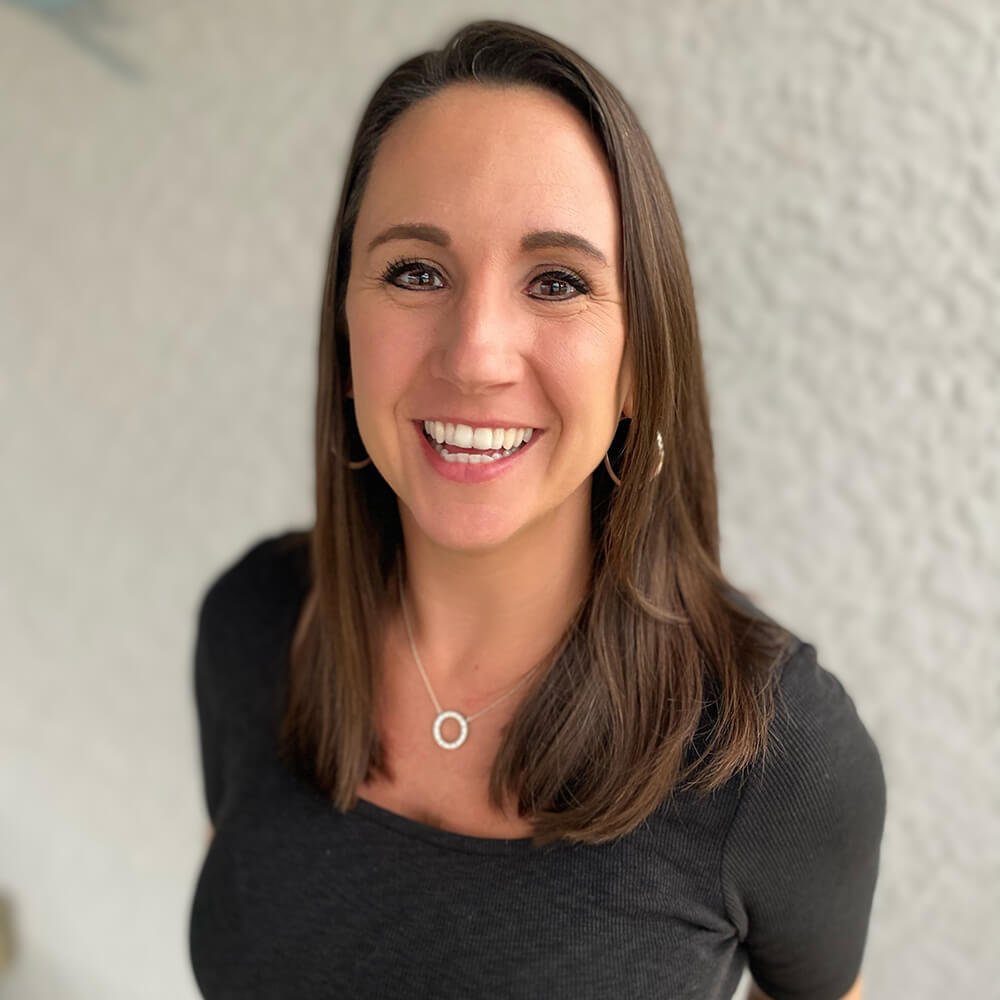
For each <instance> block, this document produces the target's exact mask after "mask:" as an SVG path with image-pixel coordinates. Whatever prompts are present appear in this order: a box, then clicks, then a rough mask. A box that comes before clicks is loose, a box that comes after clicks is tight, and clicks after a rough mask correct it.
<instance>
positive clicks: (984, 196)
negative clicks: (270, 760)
mask: <svg viewBox="0 0 1000 1000" xmlns="http://www.w3.org/2000/svg"><path fill="white" fill-rule="evenodd" d="M475 16H509V17H511V18H512V19H515V20H522V21H523V22H524V23H526V24H530V25H533V26H536V27H538V28H541V29H542V30H545V31H549V32H551V33H553V34H555V35H556V36H557V37H560V38H562V39H564V40H565V41H567V42H568V43H569V44H571V45H573V46H575V47H576V48H578V49H579V50H580V51H581V52H582V53H584V54H585V55H587V56H588V57H589V58H590V59H591V60H592V61H594V62H595V63H596V64H597V65H598V66H599V67H600V68H602V69H603V70H604V71H605V72H607V74H608V75H609V76H610V77H611V79H613V80H614V81H615V82H616V83H618V85H619V86H620V87H621V89H622V90H623V91H624V92H625V94H626V96H627V97H629V98H630V99H631V100H632V101H633V103H634V104H635V106H636V108H637V110H638V112H639V114H640V117H641V118H642V119H643V121H644V123H645V124H646V126H647V128H648V129H649V131H650V133H651V135H652V137H653V140H654V142H655V144H656V146H657V149H658V151H659V153H660V154H661V157H662V158H663V161H664V163H665V166H666V169H667V173H668V176H669V178H670V181H671V183H672V186H673V189H674V193H675V196H676V198H677V201H678V206H679V209H680V213H681V216H682V220H683V222H684V225H685V229H686V233H687V237H688V241H689V247H690V252H691V258H692V265H693V268H694V271H695V278H696V285H697V290H698V294H699V301H700V314H701V319H702V325H703V336H704V344H705V353H706V359H707V365H708V371H709V377H710V382H711V390H712V402H713V407H714V425H715V432H716V439H717V449H718V468H719V475H720V482H721V489H722V498H721V499H722V515H723V532H724V556H725V562H726V566H727V568H728V570H729V572H730V575H731V576H732V577H733V579H734V580H735V581H736V582H737V583H739V584H740V585H742V586H744V587H746V588H747V589H748V590H749V591H750V593H751V594H753V595H754V596H755V597H756V598H757V599H758V600H759V601H760V602H761V604H762V605H763V606H764V607H765V609H766V610H768V611H769V612H770V613H772V614H773V615H775V616H776V617H778V618H779V619H780V620H782V621H784V622H785V623H786V624H788V625H789V626H790V627H792V628H793V629H795V630H796V631H797V632H798V633H799V634H800V635H802V636H803V637H805V638H808V639H809V640H810V641H813V642H815V644H816V645H817V646H818V648H819V650H820V656H821V660H822V662H823V663H824V664H825V665H826V666H827V667H829V668H830V669H831V670H833V671H834V672H835V673H837V674H838V675H839V676H840V677H841V678H842V680H843V681H844V683H845V684H846V685H847V687H848V689H849V690H850V691H851V693H852V694H853V695H854V697H855V700H856V702H857V704H858V707H859V710H860V712H861V714H862V716H863V718H864V719H865V720H866V722H867V723H868V725H869V728H870V729H871V730H872V733H873V735H874V736H875V738H876V740H877V742H878V744H879V746H880V748H881V750H882V755H883V759H884V762H885V765H886V771H887V775H888V780H889V816H888V823H887V830H886V836H885V843H884V852H883V864H882V875H881V880H880V884H879V889H878V894H877V897H876V906H875V913H874V917H873V926H872V932H871V936H870V939H869V947H868V953H867V959H866V965H865V977H866V980H867V982H868V996H870V997H892V998H895V997H907V998H909V1000H924V998H926V1000H931V998H937V997H940V996H942V995H951V996H969V997H981V996H986V995H990V994H991V991H992V990H994V989H995V983H996V981H997V979H998V977H1000V967H998V954H1000V953H998V951H997V949H996V941H997V940H998V939H1000V921H998V918H997V916H996V905H995V903H996V889H997V879H998V870H1000V856H998V848H997V845H998V844H1000V805H998V783H997V762H998V749H1000V748H998V735H997V734H998V730H1000V726H998V722H1000V706H998V685H997V667H998V659H1000V657H998V653H997V645H998V639H1000V552H998V550H1000V545H998V537H997V533H998V527H997V526H998V524H1000V513H998V499H1000V487H998V479H1000V476H998V465H1000V403H998V386H1000V333H998V330H997V318H996V317H997V315H998V310H1000V273H998V268H1000V236H998V222H1000V217H998V200H1000V144H998V136H997V132H998V130H997V110H996V109H997V107H1000V79H998V74H1000V68H998V66H1000V5H998V4H997V3H995V2H991V0H966V2H960V0H954V2H947V0H882V2H880V3H878V4H869V3H867V2H864V0H846V2H840V3H836V4H828V3H822V2H819V0H809V2H802V0H795V2H793V0H785V2H779V0H767V2H765V0H759V2H758V0H714V2H711V3H708V2H696V0H674V2H669V3H660V2H654V0H648V2H645V3H635V2H618V3H615V4H581V3H580V2H579V0H573V2H570V0H551V2H550V3H548V4H545V5H539V4H537V3H534V2H531V3H529V2H521V3H499V4H493V5H492V6H489V7H480V6H472V5H465V4H460V3H457V2H452V3H445V2H430V0H425V2H423V3H421V4H419V5H414V4H412V3H398V4H389V3H366V4H364V5H362V4H346V3H341V4H335V3H330V2H324V0H310V2H305V0H300V2H298V3H296V4H283V3H277V2H272V3H266V2H263V0H254V2H249V0H241V2H238V3H237V2H234V0H230V2H218V3H213V4H206V3H202V2H198V0H184V2H178V0H174V2H171V3H170V4H153V3H132V4H128V3H125V2H123V0H106V2H96V0H94V2H76V3H74V2H71V0H44V2H43V0H35V2H28V0H21V2H13V0H6V3H2V2H0V344H2V350H3V357H2V364H0V435H2V436H0V461H2V469H3V489H2V492H0V513H2V515H3V516H2V525H3V526H2V528H0V564H2V566H3V573H2V577H0V635H2V643H3V646H2V652H0V682H2V691H0V893H2V894H4V895H7V896H8V897H9V898H10V901H11V905H12V907H13V911H14V919H15V931H16V934H17V941H16V945H17V952H16V956H15V959H16V961H15V964H14V966H13V967H12V968H11V969H10V970H9V971H8V973H7V974H6V976H4V975H2V974H0V995H2V996H4V997H8V996H9V997H17V998H18V1000H35V998H45V1000H48V998H51V997H55V996H59V997H64V998H67V1000H75V998H84V997H87V998H90V997H101V998H102V1000H118V998H121V1000H132V998H134V997H137V996H141V997H144V998H153V1000H160V998H162V1000H168V998H169V1000H177V998H179V997H187V996H192V997H193V996H194V995H195V992H196V991H195V989H194V985H193V981H192V978H191V974H190V971H189V968H188V964H187V951H186V930H187V926H186V921H187V908H188V905H189V901H190V895H191V892H192V889H193V880H194V877H195V874H196V871H197V867H198V865H199V863H200V860H201V851H202V845H203V839H204V831H205V826H206V819H205V816H204V813H203V808H202V801H201V789H200V784H199V781H200V778H199V775H198V771H197V755H196V751H197V747H196V733H195V726H194V716H193V704H192V700H191V695H190V688H189V685H190V652H191V642H192V638H193V625H194V619H193V615H194V609H195V602H196V600H197V598H198V596H199V594H200V591H201V588H202V587H203V586H204V584H205V582H206V581H207V579H208V578H209V576H210V575H211V574H212V573H213V572H215V571H216V570H217V569H218V568H219V567H220V566H221V565H222V564H223V563H224V562H225V561H226V560H228V559H230V558H232V557H233V556H234V555H235V554H236V553H237V552H239V551H241V550H242V548H244V547H245V546H246V545H247V544H248V543H249V542H250V541H251V540H253V539H254V538H256V537H258V536H259V535H261V534H263V533H265V532H271V531H276V530H281V529H282V528H285V527H291V526H299V525H304V524H306V523H308V521H309V519H310V503H311V471H310V468H309V462H310V449H311V445H310V434H311V407H312V401H313V368H314V349H315V340H316V317H317V309H318V302H319V295H320V282H321V272H322V267H323V259H324V253H325V249H326V248H325V241H326V238H327V236H328V231H329V226H330V223H331V219H332V213H333V208H334V200H335V197H336V194H337V192H338V190H339V184H340V170H341V168H342V165H343V162H344V158H345V155H346V145H347V143H348V140H349V138H350V135H351V131H352V128H353V125H354V123H355V122H356V119H357V116H358V115H359V114H360V111H361V108H362V105H363V103H364V101H365V100H366V99H367V97H368V95H369V94H370V92H371V90H372V88H373V87H374V85H375V83H376V82H377V80H378V79H380V78H381V75H382V74H383V73H384V72H385V71H386V70H388V69H389V68H390V66H391V65H393V64H394V62H395V61H396V60H397V59H399V58H401V57H402V56H404V55H408V54H411V53H413V52H415V51H417V50H418V49H421V48H424V47H426V46H428V45H431V44H436V43H438V42H440V41H442V40H443V38H444V37H445V35H446V33H447V32H448V31H449V30H450V29H452V28H454V27H456V26H457V25H458V24H459V23H461V22H463V21H465V20H469V19H471V18H472V17H475ZM991 104H992V108H991ZM991 890H992V891H991Z"/></svg>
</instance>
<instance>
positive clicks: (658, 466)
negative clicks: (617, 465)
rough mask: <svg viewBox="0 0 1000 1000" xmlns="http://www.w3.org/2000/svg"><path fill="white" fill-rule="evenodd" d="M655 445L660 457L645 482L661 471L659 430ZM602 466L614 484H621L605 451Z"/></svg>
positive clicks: (662, 455)
mask: <svg viewBox="0 0 1000 1000" xmlns="http://www.w3.org/2000/svg"><path fill="white" fill-rule="evenodd" d="M656 447H657V450H658V451H659V453H660V457H659V460H658V461H657V463H656V469H655V470H654V471H653V474H652V475H651V476H650V477H649V479H648V480H647V482H652V481H653V480H654V479H655V478H656V477H657V476H658V475H659V474H660V473H661V472H662V471H663V457H664V451H663V435H662V434H661V433H660V432H659V431H657V432H656ZM604 468H605V469H606V470H607V473H608V475H609V476H610V477H611V481H612V482H613V483H614V484H615V486H621V484H622V481H621V480H620V479H619V478H618V476H617V475H616V474H615V470H614V469H613V468H612V467H611V459H609V458H608V453H607V452H605V453H604Z"/></svg>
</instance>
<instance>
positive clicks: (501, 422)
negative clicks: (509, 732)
mask: <svg viewBox="0 0 1000 1000" xmlns="http://www.w3.org/2000/svg"><path fill="white" fill-rule="evenodd" d="M425 420H427V421H430V422H431V423H438V424H465V426H466V427H471V428H472V429H473V430H475V429H476V428H477V427H488V428H491V429H492V428H494V427H502V428H504V429H505V430H506V429H507V428H509V427H523V428H525V429H527V428H529V427H530V428H531V429H532V430H538V428H537V427H535V426H534V425H533V424H528V423H525V422H524V421H520V420H505V419H497V420H470V419H469V418H468V417H421V418H420V420H418V421H417V422H418V423H419V424H420V425H421V426H423V423H424V421H425Z"/></svg>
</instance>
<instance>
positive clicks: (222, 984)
mask: <svg viewBox="0 0 1000 1000" xmlns="http://www.w3.org/2000/svg"><path fill="white" fill-rule="evenodd" d="M308 584H309V560H308V547H307V543H306V536H305V535H304V534H302V533H288V534H286V535H281V536H274V537H271V538H265V539H264V540H262V541H260V542H258V543H257V544H256V545H254V546H253V547H252V548H250V549H249V550H248V551H247V552H246V553H245V554H244V555H243V556H242V557H241V558H240V559H238V560H237V561H236V562H235V563H234V564H233V565H231V566H230V567H228V568H227V569H226V570H225V572H223V573H222V574H221V575H220V576H219V577H218V578H217V579H216V580H214V582H213V583H212V585H211V586H210V587H209V589H208V591H207V593H206V594H205V597H204V599H203V601H202V604H201V609H200V615H199V622H198V634H197V642H196V649H195V664H194V683H195V693H196V701H197V708H198V718H199V723H200V727H201V751H202V763H203V767H204V782H205V786H204V787H205V797H206V802H207V806H208V813H209V816H210V818H211V820H212V822H213V824H214V825H215V827H216V835H215V837H214V839H213V840H212V842H211V846H210V848H209V850H208V854H207V856H206V858H205V861H204V864H203V867H202V869H201V873H200V876H199V878H198V883H197V888H196V890H195V893H194V898H193V902H192V906H191V913H190V950H191V960H192V965H193V968H194V973H195V977H196V979H197V982H198V985H199V987H200V989H201V991H202V993H203V995H204V996H205V997H206V998H209V1000H222V998H228V997H232V998H237V997H238V998H240V1000H251V998H255V997H260V998H265V997H266V998H269V1000H271V998H276V997H277V998H281V997H289V998H291V997H294V998H296V1000H310V998H313V997H316V998H318V997H323V998H329V997H356V998H364V997H373V998H376V997H377V998H378V1000H392V998H397V997H399V998H403V997H406V998H413V997H433V998H435V1000H448V998H463V1000H466V998H472V997H475V998H478V997H490V998H507V997H509V998H522V997H524V998H527V997H531V998H535V997H544V998H546V1000H560V998H572V1000H583V998H604V997H616V998H617V997H627V998H652V997H659V998H669V1000H677V998H682V997H687V998H692V1000H709V998H725V1000H729V998H730V997H731V996H732V994H733V992H734V990H735V988H736V986H737V983H738V981H739V978H740V975H741V972H742V970H743V968H744V966H745V965H746V964H747V963H749V966H750V970H751V972H752V973H753V976H754V978H755V979H756V981H757V982H758V983H759V984H760V986H761V988H762V989H764V990H765V991H766V992H767V993H769V994H770V995H771V996H772V997H774V998H776V1000H834V998H839V997H841V996H842V995H843V994H844V993H846V992H847V990H848V989H849V988H850V986H851V984H852V983H853V982H854V980H855V978H856V977H857V976H858V974H859V971H860V967H861V957H862V951H863V948H864V942H865V936H866V933H867V928H868V919H869V913H870V910H871V902H872V894H873V891H874V887H875V880H876V874H877V871H878V855H879V844H880V840H881V835H882V827H883V822H884V818H885V781H884V777H883V773H882V767H881V762H880V759H879V754H878V750H877V749H876V747H875V745H874V743H873V742H872V740H871V738H870V737H869V735H868V732H867V731H866V729H865V727H864V726H863V725H862V723H861V722H860V720H859V719H858V716H857V714H856V712H855V708H854V704H853V702H852V700H851V698H850V697H849V696H848V695H847V693H846V692H845V691H844V688H843V687H842V686H841V684H840V682H839V681H838V680H837V679H836V678H835V677H834V676H833V675H832V674H831V673H829V672H828V671H826V670H825V669H823V668H822V667H821V666H819V665H818V663H817V661H816V651H815V649H814V648H813V647H812V646H811V645H809V644H808V643H803V642H801V641H800V640H796V643H795V646H794V651H793V654H792V655H791V657H790V658H789V659H788V661H787V662H786V665H785V667H784V669H783V672H782V678H781V698H780V700H779V709H778V715H777V718H776V720H775V722H774V729H773V730H772V734H773V735H772V740H773V743H772V748H771V751H770V754H769V756H768V757H767V758H766V762H765V764H763V765H761V764H758V765H757V766H756V767H754V768H753V769H752V770H751V771H750V772H748V779H747V780H746V781H745V782H741V781H739V780H738V779H733V780H732V781H730V782H729V783H728V784H727V785H725V786H723V787H722V788H721V789H718V790H717V791H716V792H715V793H713V794H711V795H710V796H707V797H704V798H700V799H699V798H697V797H696V796H695V795H694V794H693V793H690V794H679V795H676V796H674V797H672V798H668V799H666V800H665V802H664V804H663V805H662V806H661V807H660V808H659V809H658V810H657V811H656V812H655V813H654V814H653V815H652V816H651V817H650V818H649V819H648V820H647V821H646V822H645V823H644V824H642V825H641V826H640V827H639V828H637V829H636V830H635V831H633V832H632V833H630V834H628V835H626V836H624V837H622V838H620V839H619V840H617V841H615V842H614V843H611V844H606V845H599V846H592V845H568V844H563V843H557V844H554V845H551V846H549V847H547V848H541V849H539V848H534V847H532V845H531V841H530V839H528V838H526V839H516V840H498V839H489V838H482V837H471V836H466V835H463V834H457V833H452V832H449V831H444V830H440V829H437V828H435V827H431V826H427V825H424V824H422V823H419V822H417V821H415V820H412V819H409V818H408V817H404V816H400V815H397V814H395V813H393V812H389V811H387V810H385V809H382V808H381V807H379V806H376V805H374V804H373V803H369V802H367V801H365V800H359V802H358V805H357V807H356V808H355V809H354V810H352V811H350V812H348V813H346V814H342V813H340V812H339V811H338V810H337V809H336V807H335V806H334V805H333V803H332V802H331V801H330V800H329V799H328V797H327V796H326V795H325V793H323V792H322V791H321V790H319V789H318V788H316V787H315V786H314V785H313V784H312V783H311V782H310V781H309V780H308V779H306V778H305V777H304V776H302V775H301V774H299V773H298V772H297V771H294V770H292V769H291V768H289V767H286V766H285V765H283V764H282V763H281V762H280V761H279V759H278V756H277V737H276V729H277V722H278V719H279V718H280V712H281V709H282V707H283V705H282V698H283V694H284V685H285V681H286V671H287V665H288V650H289V646H290V643H291V637H292V632H293V630H294V625H295V622H296V619H297V616H298V612H299V609H300V607H301V605H302V601H303V599H304V597H305V594H306V590H307V588H308Z"/></svg>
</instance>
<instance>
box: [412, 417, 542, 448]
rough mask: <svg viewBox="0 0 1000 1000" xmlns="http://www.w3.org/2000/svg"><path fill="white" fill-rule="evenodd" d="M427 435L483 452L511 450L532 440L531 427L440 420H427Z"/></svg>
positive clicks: (443, 442) (441, 441)
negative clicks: (447, 422)
mask: <svg viewBox="0 0 1000 1000" xmlns="http://www.w3.org/2000/svg"><path fill="white" fill-rule="evenodd" d="M424 430H425V431H426V432H427V436H428V437H430V438H433V439H434V440H435V441H436V442H437V443H438V444H450V445H454V446H455V447H456V448H476V449H478V450H479V451H483V452H494V451H497V450H498V449H503V450H504V451H510V450H511V449H512V448H516V447H518V446H519V445H521V444H523V443H524V442H525V441H530V440H531V435H532V433H533V431H532V428H530V427H476V428H472V427H470V426H469V425H468V424H446V423H443V422H442V421H440V420H425V421H424Z"/></svg>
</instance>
